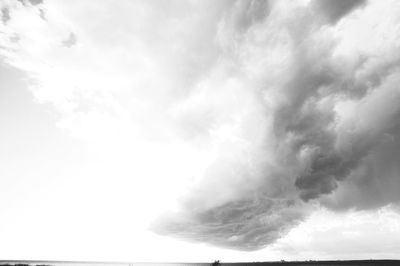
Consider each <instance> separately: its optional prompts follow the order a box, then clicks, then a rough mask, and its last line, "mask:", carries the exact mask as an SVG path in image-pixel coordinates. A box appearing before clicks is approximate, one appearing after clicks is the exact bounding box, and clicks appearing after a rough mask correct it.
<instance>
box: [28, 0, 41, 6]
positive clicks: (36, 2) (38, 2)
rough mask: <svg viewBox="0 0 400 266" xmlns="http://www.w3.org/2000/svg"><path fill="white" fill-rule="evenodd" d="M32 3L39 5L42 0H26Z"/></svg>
mask: <svg viewBox="0 0 400 266" xmlns="http://www.w3.org/2000/svg"><path fill="white" fill-rule="evenodd" d="M28 1H29V2H30V3H31V4H32V5H34V6H35V5H39V4H42V3H43V0H28Z"/></svg>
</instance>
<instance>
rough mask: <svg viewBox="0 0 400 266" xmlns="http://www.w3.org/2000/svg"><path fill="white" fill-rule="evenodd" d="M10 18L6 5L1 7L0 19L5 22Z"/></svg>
mask: <svg viewBox="0 0 400 266" xmlns="http://www.w3.org/2000/svg"><path fill="white" fill-rule="evenodd" d="M10 19H11V17H10V10H9V9H8V8H7V7H4V8H3V9H1V21H3V23H4V24H6V23H7V22H8V21H9V20H10Z"/></svg>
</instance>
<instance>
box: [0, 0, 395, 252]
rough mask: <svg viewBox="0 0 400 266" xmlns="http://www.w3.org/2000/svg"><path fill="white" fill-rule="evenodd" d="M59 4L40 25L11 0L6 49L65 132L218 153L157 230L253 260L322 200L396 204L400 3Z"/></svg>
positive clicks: (30, 10)
mask: <svg viewBox="0 0 400 266" xmlns="http://www.w3.org/2000/svg"><path fill="white" fill-rule="evenodd" d="M24 3H25V2H24ZM32 3H33V2H32ZM35 3H37V1H36V2H35ZM58 4H59V5H60V6H59V7H58V8H56V7H55V6H56V5H52V4H51V3H47V2H44V3H41V4H40V5H42V6H43V8H44V9H45V10H46V20H44V19H43V16H42V15H41V14H43V12H41V11H40V8H39V5H37V6H35V5H29V6H28V5H22V4H16V3H12V4H10V3H9V2H7V1H5V2H4V3H2V5H1V8H2V10H10V12H9V13H8V14H9V18H7V19H5V18H4V14H3V17H2V18H3V23H2V25H1V28H0V29H1V30H2V32H3V35H2V36H1V43H0V44H1V47H2V48H1V53H2V55H3V56H4V57H5V58H6V60H7V61H8V62H9V63H10V64H12V65H14V66H16V67H19V68H21V69H23V70H25V71H26V72H28V73H29V74H30V75H31V76H32V77H33V79H34V82H33V84H32V88H31V90H32V91H33V92H34V94H35V97H36V98H37V99H38V101H39V102H43V103H50V104H52V106H54V108H55V109H56V110H57V112H59V113H60V114H61V120H60V125H62V126H63V127H65V128H67V129H68V130H70V132H71V134H72V135H74V136H76V137H79V138H82V139H86V140H88V141H93V139H95V140H96V145H99V146H100V147H102V146H101V145H103V143H104V142H107V141H109V142H110V143H112V141H114V140H115V139H117V138H122V139H123V140H126V141H127V142H129V141H131V138H132V139H133V138H138V139H140V140H141V141H142V140H143V141H144V140H146V141H149V139H150V140H151V141H156V142H160V143H163V142H164V143H165V142H166V143H174V144H176V143H178V144H179V145H182V146H184V147H189V148H188V149H189V150H191V151H196V152H199V153H201V152H204V153H205V154H206V156H205V157H207V159H204V160H203V161H201V162H197V163H198V165H197V166H198V168H196V171H194V170H192V171H193V172H190V171H189V170H188V171H187V172H185V173H184V175H187V176H190V178H188V180H186V181H187V187H186V190H185V191H184V192H183V193H182V194H181V195H180V202H179V204H178V206H176V209H175V210H171V211H168V212H166V213H165V214H164V215H162V216H160V217H159V218H158V219H157V220H156V221H155V222H154V223H153V225H152V229H153V230H154V231H155V232H158V233H160V234H162V235H171V236H175V237H179V238H183V239H187V240H191V241H196V242H206V243H210V244H213V245H217V246H222V247H227V248H233V249H239V250H256V249H260V248H263V247H265V246H267V245H269V244H271V243H273V242H274V241H275V240H276V239H278V238H280V237H281V236H283V235H284V234H285V233H286V232H288V231H289V230H290V229H291V228H292V227H294V226H295V225H297V224H299V223H300V222H301V221H302V219H304V217H306V216H307V215H308V214H309V213H310V212H311V210H312V209H313V208H314V207H315V203H317V204H321V205H323V206H325V207H328V208H331V209H349V208H357V209H370V208H378V207H382V206H385V205H387V204H397V203H398V202H399V200H400V197H399V196H398V193H397V192H398V191H399V189H400V180H399V178H398V177H399V174H400V169H399V167H398V165H399V162H398V160H399V159H398V158H400V156H399V155H400V154H399V151H400V142H399V133H400V132H399V118H400V117H399V115H400V108H399V106H400V90H399V88H398V86H397V84H399V81H400V80H399V79H400V73H399V59H400V54H399V52H398V51H399V48H400V47H399V45H400V28H399V25H400V21H399V18H398V15H397V14H399V12H400V5H399V4H398V3H397V2H396V1H359V0H354V1H295V2H293V1H273V0H270V1H257V0H254V1H218V4H216V3H213V2H211V1H209V2H208V1H202V2H190V3H189V2H187V3H185V4H182V3H179V4H178V3H175V2H174V3H173V4H171V5H167V6H164V5H162V4H155V2H154V3H152V2H135V3H134V4H132V3H130V2H129V1H127V2H123V1H122V2H120V3H119V4H118V5H114V4H111V3H108V2H107V1H106V2H105V4H104V7H103V8H100V7H99V6H98V5H93V4H92V3H90V2H86V4H85V5H86V6H85V7H86V9H87V10H90V11H95V12H93V14H94V15H93V17H91V18H90V19H88V18H87V17H86V16H87V12H83V11H72V9H71V8H70V7H69V6H68V4H65V3H64V4H63V3H58ZM63 5H64V6H63ZM69 8H70V9H69ZM60 10H62V12H61V11H60ZM109 10H118V12H114V13H113V12H109ZM210 10H211V12H210ZM131 11H132V12H133V11H134V12H135V13H134V14H131ZM22 15H24V17H25V20H23V19H21V17H22ZM56 15H58V16H56ZM382 16H384V17H385V19H384V20H383V19H382ZM105 18H108V19H110V20H111V21H113V22H114V26H111V25H110V24H109V23H108V22H107V21H105ZM27 21H30V22H32V23H31V24H32V25H34V26H35V27H34V30H32V28H30V30H28V23H27ZM115 25H117V26H115ZM116 29H118V30H116ZM104 32H106V34H104ZM38 34H41V35H38ZM16 36H17V37H18V38H16ZM77 40H79V41H77ZM65 46H67V47H68V48H69V49H65V48H66V47H65ZM117 131H123V132H125V133H126V134H120V133H117ZM98 132H101V134H97V133H98ZM105 140H107V141H105ZM138 142H139V141H138ZM122 146H123V145H121V147H122ZM132 147H134V145H132ZM163 147H164V146H163ZM165 149H166V150H162V152H160V154H170V156H169V157H171V158H184V156H185V154H184V152H183V153H182V154H181V156H178V155H177V153H178V152H177V151H176V150H175V149H174V148H165ZM152 152H153V150H152ZM154 157H157V148H156V149H154ZM166 157H168V156H165V158H163V159H165V160H168V159H170V158H166ZM186 157H187V156H186ZM196 158H197V157H196ZM190 159H192V160H195V158H194V157H193V158H189V160H190ZM179 160H180V159H179ZM179 160H178V159H177V161H179ZM160 162H161V160H159V161H154V162H152V163H153V164H154V165H153V166H152V167H157V164H158V163H160ZM178 165H179V164H178ZM180 166H181V167H182V168H183V167H184V163H181V164H180ZM174 173H175V172H173V171H172V172H169V173H166V174H165V176H160V177H157V178H155V180H156V181H158V182H166V181H162V180H163V179H170V180H171V182H172V179H173V178H174ZM163 184H165V183H163ZM174 184H176V183H174ZM166 190H168V189H166Z"/></svg>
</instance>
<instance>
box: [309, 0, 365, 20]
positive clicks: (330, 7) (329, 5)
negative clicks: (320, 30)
mask: <svg viewBox="0 0 400 266" xmlns="http://www.w3.org/2000/svg"><path fill="white" fill-rule="evenodd" d="M366 2H367V1H366V0H336V1H335V0H320V1H318V0H314V1H313V5H314V6H315V7H316V8H317V9H318V10H319V11H320V12H321V13H322V14H323V15H324V16H325V17H326V18H327V19H328V21H329V22H330V23H332V24H335V23H337V22H338V21H339V20H340V19H341V18H342V17H344V16H346V15H347V14H349V13H350V12H352V11H353V10H355V9H356V8H359V7H360V6H362V5H364V4H365V3H366Z"/></svg>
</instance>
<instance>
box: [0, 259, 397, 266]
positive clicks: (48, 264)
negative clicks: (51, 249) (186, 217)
mask: <svg viewBox="0 0 400 266" xmlns="http://www.w3.org/2000/svg"><path fill="white" fill-rule="evenodd" d="M211 263H212V262H165V263H164V262H109V261H50V260H0V266H52V265H69V264H91V265H133V266H137V265H204V266H205V265H211ZM285 264H286V265H287V264H290V265H326V266H336V265H354V266H363V265H378V266H379V265H382V266H383V265H385V266H386V265H400V260H392V259H387V260H374V259H371V260H321V261H319V260H308V261H283V260H282V261H266V262H226V263H224V262H221V265H223V266H242V265H243V266H245V265H257V266H262V265H266V266H274V265H285Z"/></svg>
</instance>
